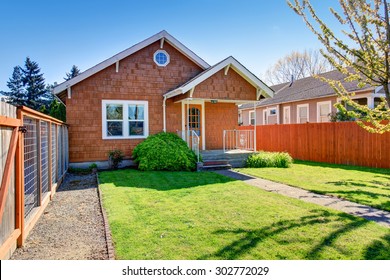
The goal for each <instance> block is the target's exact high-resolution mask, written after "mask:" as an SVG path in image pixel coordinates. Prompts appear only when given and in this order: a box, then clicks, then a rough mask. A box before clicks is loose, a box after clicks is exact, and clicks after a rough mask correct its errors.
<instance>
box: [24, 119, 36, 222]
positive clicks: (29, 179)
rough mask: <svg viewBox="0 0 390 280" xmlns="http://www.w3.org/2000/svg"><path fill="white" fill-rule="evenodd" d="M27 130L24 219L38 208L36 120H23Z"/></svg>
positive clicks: (25, 142)
mask: <svg viewBox="0 0 390 280" xmlns="http://www.w3.org/2000/svg"><path fill="white" fill-rule="evenodd" d="M23 124H24V126H25V127H26V128H27V132H26V133H25V135H24V217H27V216H28V215H29V214H30V213H31V211H32V210H33V209H34V207H37V206H38V201H39V197H38V186H39V178H38V135H37V120H35V119H33V118H29V117H24V118H23Z"/></svg>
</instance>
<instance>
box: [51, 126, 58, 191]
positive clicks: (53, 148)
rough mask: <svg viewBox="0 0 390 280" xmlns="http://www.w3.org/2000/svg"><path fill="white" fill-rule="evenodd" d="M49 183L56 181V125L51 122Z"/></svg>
mask: <svg viewBox="0 0 390 280" xmlns="http://www.w3.org/2000/svg"><path fill="white" fill-rule="evenodd" d="M51 183H52V184H55V183H57V125H56V124H54V123H52V124H51Z"/></svg>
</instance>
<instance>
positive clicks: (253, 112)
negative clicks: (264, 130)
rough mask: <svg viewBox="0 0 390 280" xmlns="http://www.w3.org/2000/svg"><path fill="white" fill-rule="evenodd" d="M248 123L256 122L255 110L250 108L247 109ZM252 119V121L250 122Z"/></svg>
mask: <svg viewBox="0 0 390 280" xmlns="http://www.w3.org/2000/svg"><path fill="white" fill-rule="evenodd" d="M252 114H253V118H252ZM248 119H249V125H255V124H256V114H255V110H251V111H249V118H248ZM252 119H253V123H252Z"/></svg>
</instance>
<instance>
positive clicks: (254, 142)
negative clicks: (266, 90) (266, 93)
mask: <svg viewBox="0 0 390 280" xmlns="http://www.w3.org/2000/svg"><path fill="white" fill-rule="evenodd" d="M253 110H254V111H255V124H254V127H255V129H254V131H253V150H254V151H255V152H256V132H257V114H256V101H255V102H253Z"/></svg>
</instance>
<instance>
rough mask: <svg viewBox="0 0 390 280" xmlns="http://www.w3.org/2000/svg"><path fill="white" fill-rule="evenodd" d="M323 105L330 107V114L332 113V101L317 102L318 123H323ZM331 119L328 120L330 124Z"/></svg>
mask: <svg viewBox="0 0 390 280" xmlns="http://www.w3.org/2000/svg"><path fill="white" fill-rule="evenodd" d="M321 105H328V106H329V114H330V113H332V101H330V100H328V101H321V102H317V122H318V123H320V122H321V116H320V106H321ZM329 121H330V120H329V118H328V121H327V122H329Z"/></svg>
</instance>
